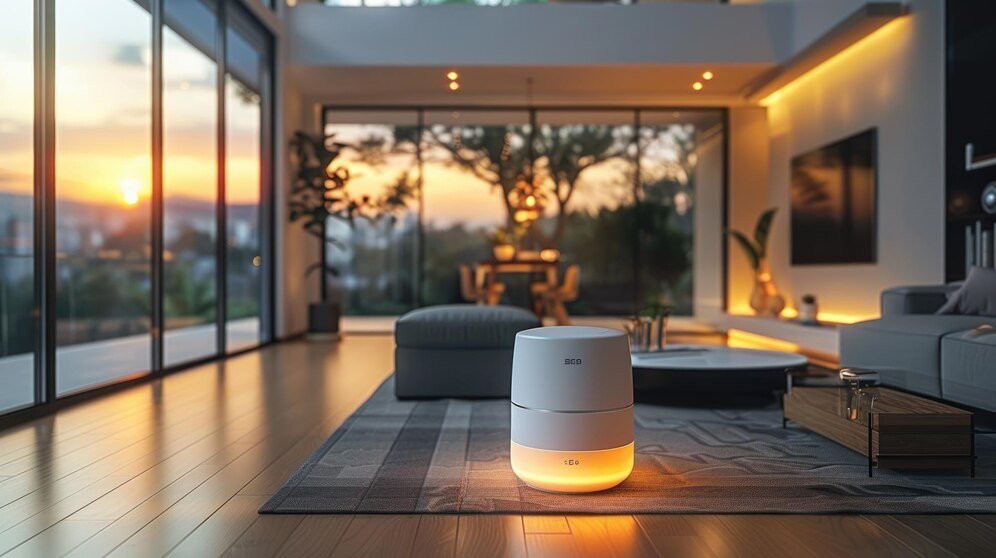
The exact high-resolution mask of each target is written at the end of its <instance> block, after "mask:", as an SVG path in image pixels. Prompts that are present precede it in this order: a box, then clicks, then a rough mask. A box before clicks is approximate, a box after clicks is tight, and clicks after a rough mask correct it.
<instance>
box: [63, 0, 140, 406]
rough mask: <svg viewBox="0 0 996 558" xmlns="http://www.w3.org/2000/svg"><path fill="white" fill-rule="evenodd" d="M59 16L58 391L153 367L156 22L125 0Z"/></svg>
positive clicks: (79, 6)
mask: <svg viewBox="0 0 996 558" xmlns="http://www.w3.org/2000/svg"><path fill="white" fill-rule="evenodd" d="M55 16H56V17H55V25H56V29H58V34H57V35H56V52H55V62H56V67H55V73H56V76H58V79H57V81H56V99H55V108H56V113H55V119H56V123H57V124H56V126H57V128H56V153H55V161H56V199H57V205H56V215H57V230H56V247H57V256H56V258H57V269H56V275H57V279H58V287H57V289H58V306H57V308H58V310H57V311H58V323H57V325H56V336H57V342H58V347H59V348H58V362H57V370H58V376H57V382H56V385H57V388H58V392H59V394H60V395H61V394H64V393H67V392H73V391H78V390H80V389H83V388H86V387H89V386H93V385H97V384H102V383H106V382H108V381H111V380H114V379H117V378H121V377H123V376H128V375H131V374H137V373H143V372H147V371H149V370H151V368H152V366H151V347H152V337H151V335H150V331H151V308H150V285H151V280H150V270H151V263H150V257H149V256H150V241H151V228H150V227H149V221H150V217H151V215H152V210H151V207H152V205H151V204H150V203H149V201H150V193H151V177H152V158H151V138H152V133H151V124H152V98H151V94H150V91H151V90H152V66H151V63H152V61H151V57H150V53H149V49H150V45H151V43H152V37H151V34H152V25H151V16H150V15H149V13H148V12H147V11H146V10H145V9H144V8H142V7H141V6H139V5H138V4H137V3H135V2H134V1H133V0H92V1H89V2H84V1H81V0H60V1H58V2H56V13H55ZM95 21H113V22H114V25H94V24H93V23H94V22H95Z"/></svg>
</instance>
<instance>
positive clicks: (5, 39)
mask: <svg viewBox="0 0 996 558" xmlns="http://www.w3.org/2000/svg"><path fill="white" fill-rule="evenodd" d="M33 5H34V2H33V1H32V0H8V1H7V2H5V3H4V5H3V17H0V412H4V411H8V410H11V409H16V408H18V407H23V406H25V405H30V404H31V403H33V402H34V400H35V373H34V371H35V333H36V325H35V319H34V316H33V311H34V308H35V289H34V285H35V276H34V275H35V274H34V266H35V253H34V244H35V235H34V225H35V220H34V203H33V196H32V194H33V192H34V143H33V137H32V133H33V126H34V122H33V119H32V117H33V115H34V85H33V82H34V69H33V68H32V63H31V62H32V56H33V52H34V43H33V40H34V39H33V37H32V33H31V30H32V26H33V15H32V7H33Z"/></svg>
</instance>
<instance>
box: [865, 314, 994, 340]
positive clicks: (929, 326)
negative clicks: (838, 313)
mask: <svg viewBox="0 0 996 558" xmlns="http://www.w3.org/2000/svg"><path fill="white" fill-rule="evenodd" d="M993 321H994V320H993V319H992V318H987V317H985V316H960V315H956V314H949V315H932V314H910V315H905V316H889V317H885V318H880V319H878V320H869V321H866V322H858V323H856V324H853V326H847V327H854V326H858V327H860V328H862V329H864V330H868V331H885V332H894V333H903V334H906V335H912V336H918V337H929V338H932V339H940V337H941V336H943V335H947V334H949V333H955V332H958V331H965V330H967V329H974V328H976V327H979V326H980V325H983V324H988V323H993Z"/></svg>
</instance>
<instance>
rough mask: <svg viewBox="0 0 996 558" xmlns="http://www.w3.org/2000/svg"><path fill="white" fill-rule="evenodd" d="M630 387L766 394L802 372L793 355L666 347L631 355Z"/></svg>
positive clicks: (799, 357)
mask: <svg viewBox="0 0 996 558" xmlns="http://www.w3.org/2000/svg"><path fill="white" fill-rule="evenodd" d="M632 364H633V387H634V388H635V389H638V390H658V389H670V390H676V391H745V390H746V391H768V390H771V389H777V388H779V387H781V386H784V385H785V372H786V371H788V370H795V369H801V368H805V367H806V366H807V365H808V364H809V359H807V358H806V357H804V356H802V355H797V354H795V353H782V352H778V351H761V350H755V349H737V348H731V347H723V346H718V345H717V346H711V345H668V347H667V348H666V349H665V350H663V351H658V352H646V353H634V354H633V355H632Z"/></svg>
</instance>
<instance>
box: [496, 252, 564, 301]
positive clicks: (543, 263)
mask: <svg viewBox="0 0 996 558" xmlns="http://www.w3.org/2000/svg"><path fill="white" fill-rule="evenodd" d="M559 264H560V262H559V261H558V260H553V261H548V260H543V259H539V258H536V259H511V260H496V259H490V260H481V261H479V262H477V264H476V276H478V277H481V276H483V277H485V286H486V287H487V288H489V289H490V288H491V286H492V285H494V284H495V283H496V282H497V281H498V278H499V276H501V275H526V276H531V275H534V274H535V275H539V274H542V275H543V279H542V282H543V283H544V284H546V285H547V286H548V287H549V288H551V289H552V288H556V287H557V285H558V278H557V270H558V268H559ZM529 302H530V305H531V306H532V307H533V311H536V312H537V313H538V314H540V315H542V310H543V309H542V306H543V305H542V304H540V303H539V301H538V299H537V298H536V297H535V296H534V295H533V292H532V289H530V292H529Z"/></svg>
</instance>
